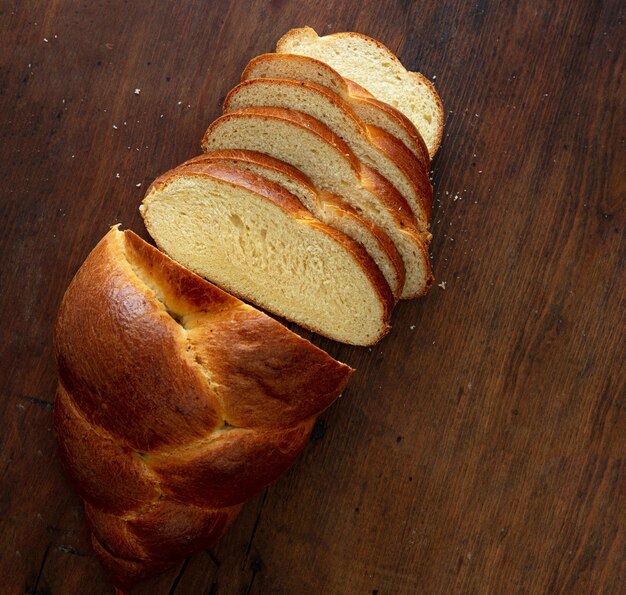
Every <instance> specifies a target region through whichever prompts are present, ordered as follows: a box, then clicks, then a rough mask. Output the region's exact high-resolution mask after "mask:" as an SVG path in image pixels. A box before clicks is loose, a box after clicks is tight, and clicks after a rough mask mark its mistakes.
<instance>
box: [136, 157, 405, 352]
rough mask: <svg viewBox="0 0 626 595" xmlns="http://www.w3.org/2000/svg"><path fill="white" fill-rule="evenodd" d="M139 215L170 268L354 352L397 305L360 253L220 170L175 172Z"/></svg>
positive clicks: (283, 196)
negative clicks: (182, 269)
mask: <svg viewBox="0 0 626 595" xmlns="http://www.w3.org/2000/svg"><path fill="white" fill-rule="evenodd" d="M141 214H142V216H143V218H144V221H145V224H146V228H147V229H148V231H149V232H150V235H151V236H152V237H153V238H154V240H155V242H156V243H157V245H158V246H159V247H160V248H161V249H162V250H163V251H164V252H166V253H167V254H168V255H170V256H171V257H172V258H173V259H174V260H176V261H178V262H180V263H181V264H183V265H184V266H186V267H187V268H189V269H190V270H192V271H194V272H196V273H198V274H199V275H201V276H203V277H205V278H207V279H209V280H210V281H213V282H214V283H216V284H217V285H220V286H221V287H223V288H225V289H227V290H228V291H230V292H231V293H233V294H235V295H237V296H239V297H242V298H244V299H247V300H249V301H251V302H253V303H255V304H257V305H259V306H261V307H263V308H265V309H266V310H269V311H270V312H274V313H275V314H278V315H279V316H283V317H284V318H287V319H288V320H292V321H294V322H296V323H297V324H299V325H301V326H303V327H306V328H309V329H311V330H313V331H315V332H317V333H319V334H321V335H324V336H325V337H328V338H330V339H334V340H336V341H340V342H343V343H350V344H353V345H371V344H373V343H376V342H377V341H378V340H379V339H380V338H381V337H382V336H383V335H384V334H385V333H386V332H387V330H388V328H389V318H390V313H391V308H392V306H393V302H394V299H393V295H392V293H391V290H390V289H389V286H388V285H387V283H386V281H385V278H384V277H383V275H382V273H381V272H380V270H379V269H378V267H377V266H376V265H375V263H374V262H373V260H372V259H371V258H370V256H369V255H368V254H367V252H366V251H365V249H364V248H363V247H362V246H360V245H359V244H357V243H356V242H355V241H354V240H352V239H351V238H349V237H347V236H346V235H344V234H343V233H341V232H339V231H337V230H336V229H333V228H332V227H329V226H327V225H325V224H323V223H321V222H320V221H318V220H317V219H316V218H315V217H313V215H311V213H309V211H307V210H306V209H305V208H304V207H303V206H302V204H301V203H300V201H298V199H297V198H295V197H294V196H293V195H292V194H291V193H289V192H287V191H286V190H285V189H284V188H282V187H281V186H279V185H277V184H274V183H273V182H270V181H269V180H266V179H264V178H261V177H260V176H257V175H255V174H253V173H250V172H247V171H242V170H241V169H236V168H233V167H229V166H226V165H222V164H206V163H196V164H193V165H188V166H185V167H183V168H180V169H179V168H176V169H173V170H171V171H169V172H168V173H166V174H164V175H163V176H161V177H160V178H158V179H157V180H156V181H155V182H154V183H153V184H152V185H151V187H150V188H149V189H148V192H147V194H146V197H145V199H144V201H143V203H142V206H141Z"/></svg>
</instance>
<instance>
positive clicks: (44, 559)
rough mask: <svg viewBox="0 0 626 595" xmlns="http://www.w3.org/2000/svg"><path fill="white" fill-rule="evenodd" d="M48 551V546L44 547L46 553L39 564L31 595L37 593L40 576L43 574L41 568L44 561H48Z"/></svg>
mask: <svg viewBox="0 0 626 595" xmlns="http://www.w3.org/2000/svg"><path fill="white" fill-rule="evenodd" d="M49 551H50V544H48V545H47V546H46V551H45V552H44V553H43V559H42V560H41V564H40V565H39V573H38V574H37V580H36V581H35V586H34V587H33V593H37V588H38V587H39V581H40V580H41V575H42V574H43V567H44V566H45V565H46V560H47V559H48V552H49Z"/></svg>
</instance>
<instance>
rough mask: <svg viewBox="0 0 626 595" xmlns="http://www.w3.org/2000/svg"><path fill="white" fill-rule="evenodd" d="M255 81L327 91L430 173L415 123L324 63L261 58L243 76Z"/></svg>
mask: <svg viewBox="0 0 626 595" xmlns="http://www.w3.org/2000/svg"><path fill="white" fill-rule="evenodd" d="M254 78H269V79H292V80H296V81H305V82H307V83H315V84H317V85H322V86H324V87H326V88H327V89H329V90H330V91H332V92H333V93H336V94H337V95H339V96H340V97H341V98H342V99H343V100H344V101H345V102H347V103H349V104H350V107H351V108H352V109H353V110H354V113H355V114H356V115H357V116H358V117H359V118H360V119H361V121H362V122H363V123H365V124H369V125H370V126H377V127H378V128H382V129H383V130H385V131H387V132H388V133H389V134H392V135H393V136H395V137H396V138H397V139H398V140H400V141H402V142H403V143H404V145H405V146H406V147H407V148H408V149H409V150H410V151H411V152H412V153H413V154H414V155H415V157H416V158H417V159H418V160H419V162H420V163H421V164H422V165H423V166H424V167H425V168H426V169H427V170H428V169H429V167H430V155H429V154H428V148H427V147H426V144H425V143H424V140H423V139H422V136H421V135H420V133H419V132H418V130H417V128H415V126H414V125H413V122H411V120H409V119H408V118H407V117H406V116H405V115H404V114H403V113H402V112H400V111H398V110H397V109H396V108H394V107H391V106H390V105H389V104H388V103H385V102H384V101H379V100H378V99H376V98H374V96H373V95H372V94H371V93H369V92H368V91H366V90H365V89H364V88H363V87H361V86H360V85H357V84H356V83H355V82H353V81H350V80H348V79H344V78H343V77H342V76H341V75H340V74H339V73H338V72H337V71H336V70H334V69H333V68H331V67H330V66H329V65H328V64H326V63H325V62H320V61H319V60H316V59H315V58H309V57H308V56H299V55H297V54H262V55H260V56H257V57H256V58H253V59H252V60H250V62H249V63H248V65H247V66H246V68H245V70H244V71H243V74H242V75H241V80H242V81H246V80H249V79H254Z"/></svg>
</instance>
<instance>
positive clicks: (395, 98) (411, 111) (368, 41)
mask: <svg viewBox="0 0 626 595" xmlns="http://www.w3.org/2000/svg"><path fill="white" fill-rule="evenodd" d="M276 51H277V52H278V53H281V54H283V53H287V54H301V55H304V56H310V57H311V58H316V59H317V60H321V61H322V62H326V63H327V64H328V65H330V66H331V67H332V68H334V69H335V70H336V71H337V72H338V73H339V74H340V75H341V76H343V77H345V78H347V79H350V80H351V81H354V82H355V83H357V84H358V85H361V86H362V87H363V88H365V89H366V90H367V91H369V92H370V93H371V94H372V95H373V96H374V97H376V98H377V99H380V100H382V101H384V102H386V103H388V104H389V105H391V106H393V107H395V108H396V109H399V110H400V111H401V112H402V113H403V114H404V115H405V116H407V117H408V118H409V120H411V122H413V124H415V127H416V128H417V129H418V130H419V132H420V134H421V135H422V138H423V139H424V142H425V143H426V146H427V147H428V152H429V153H430V156H431V158H432V157H433V156H434V155H435V153H436V152H437V149H438V148H439V145H440V144H441V137H442V135H443V106H442V104H441V99H440V98H439V95H437V92H436V91H435V88H434V86H433V85H432V83H431V82H430V81H429V80H428V79H427V78H426V77H424V76H423V75H422V74H420V73H419V72H410V71H408V70H407V69H406V68H405V67H404V66H403V65H402V64H401V62H400V60H398V58H397V57H396V56H395V55H394V54H393V52H391V51H390V50H389V49H388V48H387V47H385V46H384V45H383V44H382V43H380V42H379V41H376V40H375V39H372V38H371V37H367V36H366V35H361V34H360V33H334V34H332V35H325V36H323V37H319V36H318V34H317V33H316V32H315V31H314V30H313V29H311V28H310V27H303V28H301V29H292V30H291V31H288V32H287V33H285V35H283V36H282V37H281V38H280V40H279V41H278V43H277V45H276Z"/></svg>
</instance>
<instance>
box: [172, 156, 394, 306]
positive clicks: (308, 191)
mask: <svg viewBox="0 0 626 595" xmlns="http://www.w3.org/2000/svg"><path fill="white" fill-rule="evenodd" d="M198 162H203V163H222V164H226V165H230V166H232V167H238V168H240V169H244V170H246V171H251V172H252V173H254V174H257V175H258V176H262V177H264V178H266V179H268V180H270V181H271V182H274V183H276V184H279V185H280V186H282V187H283V188H285V190H288V191H289V192H291V193H292V194H293V195H294V196H295V197H296V198H298V200H300V202H301V203H302V204H303V205H304V206H305V207H306V208H307V209H308V210H309V211H310V212H311V213H312V214H313V215H314V216H315V217H317V218H318V219H319V220H320V221H322V223H326V224H327V225H330V226H331V227H334V228H335V229H338V230H339V231H341V232H342V233H345V234H346V235H347V236H348V237H351V238H352V239H353V240H355V241H357V242H358V243H359V244H361V245H362V246H363V247H364V248H365V249H366V250H367V252H368V254H369V255H370V256H371V257H372V259H373V260H374V262H375V263H376V264H377V265H378V268H379V269H380V270H381V272H382V273H383V275H384V276H385V279H386V281H387V283H388V284H389V286H390V288H391V290H392V292H393V294H394V297H396V298H398V297H400V294H401V293H402V288H403V287H404V278H405V272H404V263H403V262H402V257H401V256H400V253H399V252H398V250H397V249H396V247H395V245H394V243H393V242H392V241H391V240H390V239H389V236H388V235H387V234H386V233H385V232H384V231H383V230H382V229H380V227H378V226H377V225H374V224H373V223H370V222H368V221H366V220H365V219H363V218H362V217H361V216H360V215H359V214H358V213H357V212H356V211H355V210H354V209H353V208H352V207H351V206H350V205H348V204H346V203H345V202H343V201H342V200H341V199H340V198H338V197H336V196H333V195H332V194H328V193H327V192H318V191H317V190H316V189H315V187H314V186H313V184H312V183H311V180H309V179H308V178H307V177H306V176H305V175H304V174H302V173H301V172H300V171H298V170H297V169H295V168H294V167H291V166H290V165H288V164H287V163H284V162H283V161H279V160H278V159H273V158H272V157H268V156H267V155H263V153H258V152H256V151H234V150H230V151H229V150H225V151H212V152H210V153H203V154H202V155H200V156H198V157H194V158H193V159H190V160H189V161H187V162H185V163H184V164H183V166H184V165H188V164H194V163H198ZM181 167H182V166H181Z"/></svg>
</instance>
